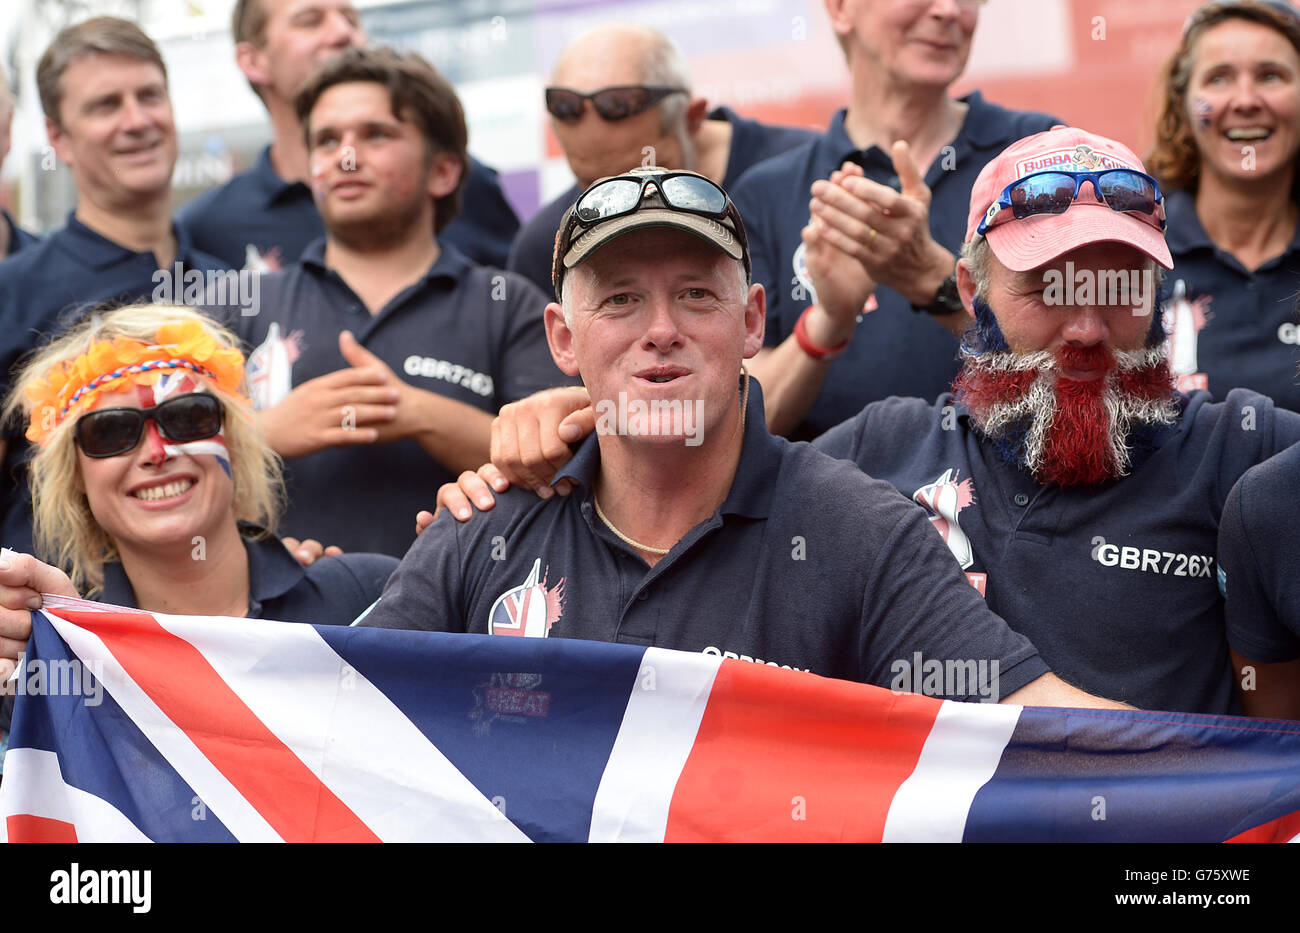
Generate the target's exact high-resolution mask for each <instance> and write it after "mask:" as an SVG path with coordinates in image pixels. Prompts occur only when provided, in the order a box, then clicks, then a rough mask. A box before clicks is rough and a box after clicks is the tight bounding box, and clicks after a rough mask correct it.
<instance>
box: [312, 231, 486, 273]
mask: <svg viewBox="0 0 1300 933" xmlns="http://www.w3.org/2000/svg"><path fill="white" fill-rule="evenodd" d="M325 243H326V238H325V237H319V238H317V239H315V240H312V241H311V242H310V243H308V244H307V248H306V249H304V250H303V251H302V256H301V257H300V259H299V261H300V262H301V263H302V264H303V265H304V266H309V267H311V268H313V269H316V270H317V271H321V272H324V271H328V269H329V267H328V266H326V265H325ZM473 268H474V262H473V260H471V259H470V258H469V257H468V256H466V255H465V254H464V253H462V252H461V251H460V250H458V249H457V248H456V247H455V246H454V245H453V244H451V243H449V242H447V241H446V240H443V239H439V240H438V258H437V259H435V260H434V261H433V265H431V266H430V267H429V271H428V272H426V273H424V281H425V282H430V281H433V280H435V279H447V280H448V281H451V282H459V281H460V280H461V279H462V278H464V277H465V276H466V275H467V274H468V273H469V272H471V271H472V270H473Z"/></svg>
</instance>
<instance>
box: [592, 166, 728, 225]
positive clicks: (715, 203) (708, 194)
mask: <svg viewBox="0 0 1300 933" xmlns="http://www.w3.org/2000/svg"><path fill="white" fill-rule="evenodd" d="M648 185H654V186H655V187H656V188H658V189H659V197H660V198H661V199H662V200H663V202H664V204H665V205H666V206H668V207H670V208H672V209H673V210H675V211H686V212H687V213H690V214H703V215H704V216H705V217H712V218H714V219H715V220H718V219H721V218H723V217H724V216H726V214H727V206H728V204H729V202H728V201H727V193H726V192H725V191H723V190H722V189H721V188H720V187H718V185H716V184H715V183H714V182H712V181H710V180H709V179H707V178H702V177H700V176H699V175H696V174H694V173H691V172H680V173H678V172H657V173H653V174H645V175H620V176H618V177H615V178H607V179H605V180H604V181H602V182H597V183H596V184H594V185H592V186H591V187H590V188H588V189H587V190H586V191H585V192H583V194H582V197H580V198H578V201H577V203H576V204H574V206H573V214H574V217H575V218H576V219H577V221H578V222H579V223H580V224H582V225H583V226H587V225H590V224H593V223H597V222H598V221H602V220H609V219H610V218H611V217H618V216H620V215H622V214H631V213H632V212H633V211H635V210H636V209H637V208H638V207H639V206H640V204H641V198H642V197H644V195H645V189H646V187H647V186H648Z"/></svg>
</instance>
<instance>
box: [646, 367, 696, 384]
mask: <svg viewBox="0 0 1300 933" xmlns="http://www.w3.org/2000/svg"><path fill="white" fill-rule="evenodd" d="M635 375H636V377H637V378H638V379H644V380H645V381H646V382H653V383H654V384H655V385H667V384H668V383H670V382H675V381H676V380H678V379H680V378H682V377H683V376H688V375H690V370H689V369H685V368H683V367H681V366H656V367H654V368H652V369H643V370H642V371H641V372H639V373H636V374H635Z"/></svg>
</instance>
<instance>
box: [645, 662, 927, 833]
mask: <svg viewBox="0 0 1300 933" xmlns="http://www.w3.org/2000/svg"><path fill="white" fill-rule="evenodd" d="M941 705H942V704H941V702H940V701H939V700H935V699H932V698H930V697H922V696H915V695H913V694H901V695H895V694H893V693H891V692H889V691H887V690H880V689H877V688H872V687H867V686H864V685H862V684H852V683H848V682H846V681H842V680H831V679H828V678H824V677H809V676H807V675H806V674H802V673H799V672H796V671H786V670H780V669H778V668H773V667H767V666H765V665H758V664H751V663H748V662H745V661H732V660H726V661H723V662H722V665H721V666H720V667H719V669H718V675H717V677H716V678H715V679H714V682H713V691H712V693H711V694H710V695H709V703H708V706H707V707H706V708H705V710H704V716H703V718H702V719H701V720H700V728H699V732H698V733H697V734H696V737H695V745H694V746H693V747H692V749H691V753H690V755H689V756H688V757H687V760H686V764H685V766H684V767H683V768H682V773H681V776H680V777H679V778H678V780H677V787H676V790H674V792H673V799H672V803H671V805H670V806H669V810H668V825H667V828H666V830H665V832H664V839H665V840H666V841H671V842H704V841H724V840H729V841H757V840H766V841H772V842H795V841H804V842H812V841H842V840H856V841H876V842H879V841H880V839H881V837H882V836H883V834H884V828H885V817H886V816H887V815H888V813H889V805H890V803H891V802H892V801H893V799H894V794H895V793H897V791H898V787H899V785H900V784H902V783H903V781H905V780H907V778H908V776H910V775H911V773H912V772H913V771H914V770H915V769H916V763H917V759H918V758H920V755H921V748H922V747H923V746H924V745H925V740H926V738H927V737H928V736H929V734H930V730H931V728H932V727H933V726H934V721H935V718H936V717H937V716H938V715H939V707H940V706H941Z"/></svg>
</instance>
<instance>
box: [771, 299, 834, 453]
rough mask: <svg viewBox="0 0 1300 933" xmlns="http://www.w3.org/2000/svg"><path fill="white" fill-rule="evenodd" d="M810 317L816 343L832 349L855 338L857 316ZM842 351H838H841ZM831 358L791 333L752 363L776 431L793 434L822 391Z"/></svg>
mask: <svg viewBox="0 0 1300 933" xmlns="http://www.w3.org/2000/svg"><path fill="white" fill-rule="evenodd" d="M815 310H816V311H817V312H818V313H812V314H809V315H808V317H807V332H806V333H807V337H808V339H809V340H810V341H811V342H812V343H813V344H814V345H816V346H819V347H824V348H826V349H830V348H832V347H836V346H838V345H840V344H842V343H844V342H845V341H847V340H851V339H852V338H853V332H854V331H855V330H856V329H857V320H856V318H850V319H849V320H848V321H847V322H843V321H838V320H836V319H834V318H831V317H830V316H829V315H827V314H824V313H821V309H820V308H817V309H815ZM837 355H838V354H837ZM830 368H831V360H818V359H814V358H813V357H812V356H810V355H808V353H806V352H805V351H804V349H803V347H801V346H799V341H798V339H797V338H796V337H795V336H794V335H793V334H791V335H790V336H789V337H787V338H786V339H785V340H784V341H783V342H782V343H781V344H780V345H778V346H775V347H765V348H763V350H762V351H761V352H760V353H759V354H758V356H756V357H754V359H753V360H751V361H750V363H749V371H750V373H751V374H752V375H753V376H754V378H756V379H757V380H758V381H759V384H760V385H762V386H763V410H764V411H765V412H766V413H767V428H768V430H769V431H771V432H772V433H773V434H782V435H784V434H789V433H790V432H791V431H793V430H794V429H795V428H797V427H798V426H799V423H800V422H801V421H803V420H804V417H805V416H806V415H807V414H808V412H810V411H811V410H812V407H813V403H814V402H815V401H816V400H817V393H819V392H820V391H821V388H822V383H824V382H825V381H826V374H827V373H828V372H830Z"/></svg>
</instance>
